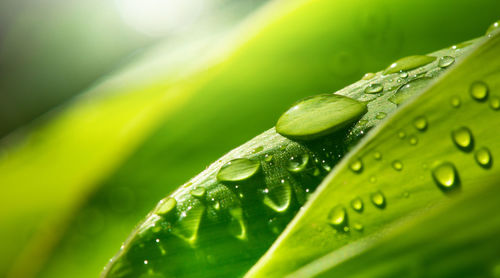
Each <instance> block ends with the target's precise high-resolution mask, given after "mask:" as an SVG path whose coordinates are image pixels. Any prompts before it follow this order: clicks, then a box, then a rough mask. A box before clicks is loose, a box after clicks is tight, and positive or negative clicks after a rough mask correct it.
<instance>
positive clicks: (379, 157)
mask: <svg viewBox="0 0 500 278" xmlns="http://www.w3.org/2000/svg"><path fill="white" fill-rule="evenodd" d="M373 159H375V160H380V159H382V154H381V153H380V152H378V151H377V152H374V153H373Z"/></svg>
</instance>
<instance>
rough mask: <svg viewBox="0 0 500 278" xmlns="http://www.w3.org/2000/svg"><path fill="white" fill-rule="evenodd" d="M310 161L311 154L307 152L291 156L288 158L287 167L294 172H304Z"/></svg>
mask: <svg viewBox="0 0 500 278" xmlns="http://www.w3.org/2000/svg"><path fill="white" fill-rule="evenodd" d="M308 163H309V155H308V154H307V153H305V154H303V155H300V156H298V157H291V158H290V159H289V160H288V163H287V166H286V169H287V170H288V171H290V172H292V173H298V172H302V171H303V170H304V169H306V167H307V165H308Z"/></svg>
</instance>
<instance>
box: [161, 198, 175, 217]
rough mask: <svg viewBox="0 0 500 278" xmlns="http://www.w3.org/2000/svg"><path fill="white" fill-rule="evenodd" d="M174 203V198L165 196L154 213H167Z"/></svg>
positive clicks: (173, 206)
mask: <svg viewBox="0 0 500 278" xmlns="http://www.w3.org/2000/svg"><path fill="white" fill-rule="evenodd" d="M176 205H177V201H176V200H175V199H174V198H172V197H167V198H166V199H164V200H161V201H160V204H159V206H158V209H157V210H156V214H158V215H167V214H168V213H169V212H171V211H172V210H173V209H174V208H175V206H176Z"/></svg>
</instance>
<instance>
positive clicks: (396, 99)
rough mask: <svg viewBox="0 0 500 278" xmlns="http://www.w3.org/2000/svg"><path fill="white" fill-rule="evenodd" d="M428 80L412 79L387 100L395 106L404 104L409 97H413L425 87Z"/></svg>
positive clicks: (422, 78) (425, 78)
mask: <svg viewBox="0 0 500 278" xmlns="http://www.w3.org/2000/svg"><path fill="white" fill-rule="evenodd" d="M430 79H431V78H428V77H421V78H417V79H413V80H412V81H410V82H408V83H406V84H404V85H402V86H401V87H399V88H398V90H397V91H396V93H394V95H392V96H391V97H390V98H389V101H390V102H392V103H394V104H397V105H400V104H401V103H404V102H405V101H406V100H408V99H409V98H410V97H412V96H414V95H415V93H416V92H418V91H420V90H421V89H422V88H424V87H425V86H427V85H428V84H429V80H430Z"/></svg>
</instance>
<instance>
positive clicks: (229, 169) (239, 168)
mask: <svg viewBox="0 0 500 278" xmlns="http://www.w3.org/2000/svg"><path fill="white" fill-rule="evenodd" d="M259 169H260V162H259V161H254V160H250V159H247V158H237V159H233V160H231V161H229V162H228V163H226V164H225V165H224V166H222V167H221V168H220V170H219V172H218V173H217V180H219V181H243V180H246V179H249V178H250V177H252V176H253V175H255V174H256V173H257V172H258V171H259Z"/></svg>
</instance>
